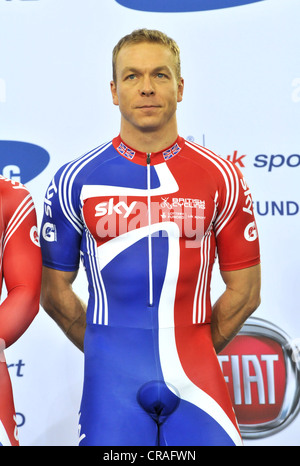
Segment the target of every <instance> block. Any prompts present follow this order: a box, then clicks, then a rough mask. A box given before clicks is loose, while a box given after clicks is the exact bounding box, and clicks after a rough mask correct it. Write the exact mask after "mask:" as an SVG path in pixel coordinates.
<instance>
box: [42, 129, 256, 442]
mask: <svg viewBox="0 0 300 466" xmlns="http://www.w3.org/2000/svg"><path fill="white" fill-rule="evenodd" d="M41 245H42V254H43V263H44V265H45V266H47V267H50V268H54V269H58V270H63V271H74V270H77V269H78V267H79V259H80V257H81V259H82V262H83V265H84V267H85V270H86V273H87V278H88V283H89V302H88V308H87V316H86V320H87V329H86V334H85V342H84V353H85V369H84V371H85V374H84V387H83V395H82V401H81V410H80V418H79V432H80V445H127V446H128V445H132V446H138V445H146V446H147V445H148V446H149V445H150V446H152V445H160V446H161V445H172V446H174V445H233V444H240V443H241V437H240V433H239V429H238V426H237V422H236V419H235V415H234V413H233V408H232V404H231V401H230V398H229V395H228V391H227V387H226V383H225V381H224V377H223V375H222V372H221V369H220V366H219V363H218V359H217V356H216V354H215V351H214V349H213V345H212V341H211V333H210V320H211V303H210V281H211V273H212V266H213V263H214V260H215V256H216V249H217V251H218V256H219V263H220V268H221V270H224V271H231V270H238V269H242V268H246V267H250V266H254V265H256V264H258V263H259V244H258V237H257V231H256V225H255V219H254V216H253V209H252V199H251V195H250V192H249V189H248V187H247V185H246V182H245V180H244V178H243V176H242V175H241V173H240V172H239V171H238V169H236V168H235V166H234V165H233V164H231V163H230V162H228V161H226V160H223V159H222V158H221V157H219V156H216V155H214V154H213V153H212V152H210V151H208V150H207V149H205V148H203V147H201V146H198V145H196V144H192V143H189V142H188V141H186V140H184V139H183V138H181V137H178V139H177V140H176V142H175V143H174V144H173V145H172V146H171V147H169V148H167V149H166V150H164V151H161V152H158V153H152V154H146V153H141V152H138V151H135V150H134V149H132V148H130V147H128V146H126V145H125V143H124V142H123V141H122V140H121V138H120V137H119V136H118V137H117V138H115V139H113V141H111V142H109V143H107V144H104V145H102V146H99V147H98V148H96V149H95V150H93V151H91V152H89V153H87V154H86V155H84V156H81V157H79V158H78V159H76V160H75V161H72V162H71V163H68V164H66V165H64V166H63V167H62V168H61V169H60V170H59V171H58V172H57V174H56V175H55V177H54V179H53V180H52V182H51V184H50V186H49V188H48V191H47V193H46V199H45V212H44V219H43V224H42V234H41Z"/></svg>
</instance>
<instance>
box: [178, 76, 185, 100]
mask: <svg viewBox="0 0 300 466" xmlns="http://www.w3.org/2000/svg"><path fill="white" fill-rule="evenodd" d="M183 89H184V80H183V78H180V80H179V83H178V89H177V102H181V101H182V99H183Z"/></svg>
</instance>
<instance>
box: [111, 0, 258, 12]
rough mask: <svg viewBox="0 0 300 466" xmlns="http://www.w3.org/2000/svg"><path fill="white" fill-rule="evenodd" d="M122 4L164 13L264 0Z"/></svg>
mask: <svg viewBox="0 0 300 466" xmlns="http://www.w3.org/2000/svg"><path fill="white" fill-rule="evenodd" d="M116 1H117V3H119V4H120V5H122V6H125V7H127V8H132V9H133V10H141V11H152V12H162V13H164V12H165V13H179V12H186V11H205V10H218V9H221V8H231V7H234V6H241V5H248V4H249V3H257V2H261V1H264V0H184V1H182V0H163V1H161V0H144V1H143V2H141V0H116Z"/></svg>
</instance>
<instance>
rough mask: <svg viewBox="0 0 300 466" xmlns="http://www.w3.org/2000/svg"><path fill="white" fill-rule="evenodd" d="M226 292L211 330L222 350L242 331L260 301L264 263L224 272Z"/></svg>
mask: <svg viewBox="0 0 300 466" xmlns="http://www.w3.org/2000/svg"><path fill="white" fill-rule="evenodd" d="M221 275H222V278H223V280H224V282H225V284H226V290H225V292H224V293H223V294H222V295H221V296H220V298H219V299H218V301H217V302H216V303H215V305H214V306H213V310H212V321H211V332H212V339H213V344H214V347H215V350H216V352H217V353H219V352H220V351H221V350H222V349H223V348H224V347H225V346H226V345H227V343H229V341H230V340H232V338H233V337H234V336H235V335H236V334H237V333H238V332H239V330H240V328H241V327H242V326H243V324H244V322H245V320H246V319H247V318H248V317H249V316H250V315H251V314H252V312H254V311H255V309H257V307H258V306H259V304H260V283H261V277H260V265H256V266H253V267H249V268H246V269H241V270H235V271H232V272H221Z"/></svg>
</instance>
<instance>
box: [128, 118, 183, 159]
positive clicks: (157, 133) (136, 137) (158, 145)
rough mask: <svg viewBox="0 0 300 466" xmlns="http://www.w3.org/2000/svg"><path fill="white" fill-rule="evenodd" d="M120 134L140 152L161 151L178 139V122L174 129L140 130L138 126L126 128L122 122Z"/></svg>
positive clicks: (129, 144)
mask: <svg viewBox="0 0 300 466" xmlns="http://www.w3.org/2000/svg"><path fill="white" fill-rule="evenodd" d="M120 136H121V138H122V140H123V141H124V143H125V144H128V146H130V147H132V148H133V149H136V150H138V151H140V152H148V153H151V152H159V151H161V150H163V149H165V148H166V147H169V146H171V145H172V144H173V142H174V141H175V140H176V139H177V136H178V131H177V124H176V125H174V127H173V128H172V130H171V131H170V130H169V131H166V129H165V128H164V129H162V130H153V131H151V130H147V131H145V130H144V131H143V130H139V129H136V128H132V127H131V128H126V125H123V124H122V123H121V130H120Z"/></svg>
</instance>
